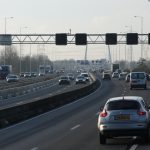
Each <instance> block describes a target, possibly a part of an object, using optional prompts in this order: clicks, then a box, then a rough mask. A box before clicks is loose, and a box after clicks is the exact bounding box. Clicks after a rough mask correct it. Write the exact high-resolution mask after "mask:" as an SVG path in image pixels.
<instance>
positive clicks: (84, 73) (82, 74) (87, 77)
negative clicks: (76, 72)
mask: <svg viewBox="0 0 150 150" xmlns="http://www.w3.org/2000/svg"><path fill="white" fill-rule="evenodd" d="M81 76H83V77H84V78H86V81H90V76H89V74H88V73H86V72H83V73H81Z"/></svg>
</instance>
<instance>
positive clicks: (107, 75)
mask: <svg viewBox="0 0 150 150" xmlns="http://www.w3.org/2000/svg"><path fill="white" fill-rule="evenodd" d="M102 79H103V80H111V75H110V74H109V73H104V74H103V77H102Z"/></svg>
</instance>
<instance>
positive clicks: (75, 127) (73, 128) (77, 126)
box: [70, 124, 81, 130]
mask: <svg viewBox="0 0 150 150" xmlns="http://www.w3.org/2000/svg"><path fill="white" fill-rule="evenodd" d="M80 126H81V125H80V124H78V125H76V126H74V127H72V128H71V129H70V130H75V129H77V128H79V127H80Z"/></svg>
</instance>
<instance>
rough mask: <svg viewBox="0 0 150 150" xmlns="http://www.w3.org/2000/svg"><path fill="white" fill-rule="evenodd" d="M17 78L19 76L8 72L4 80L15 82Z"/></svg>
mask: <svg viewBox="0 0 150 150" xmlns="http://www.w3.org/2000/svg"><path fill="white" fill-rule="evenodd" d="M18 80H19V76H17V75H15V74H8V75H7V76H6V81H7V82H16V81H18Z"/></svg>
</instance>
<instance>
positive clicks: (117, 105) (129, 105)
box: [106, 100, 140, 110]
mask: <svg viewBox="0 0 150 150" xmlns="http://www.w3.org/2000/svg"><path fill="white" fill-rule="evenodd" d="M139 108H140V104H139V103H138V102H137V101H133V100H117V101H111V102H109V103H107V105H106V110H122V109H125V110H127V109H139Z"/></svg>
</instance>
